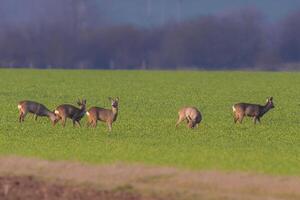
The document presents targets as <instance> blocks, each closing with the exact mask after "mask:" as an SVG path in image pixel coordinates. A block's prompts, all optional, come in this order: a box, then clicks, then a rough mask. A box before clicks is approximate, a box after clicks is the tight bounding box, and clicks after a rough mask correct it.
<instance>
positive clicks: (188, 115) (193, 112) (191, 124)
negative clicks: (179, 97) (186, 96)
mask: <svg viewBox="0 0 300 200" xmlns="http://www.w3.org/2000/svg"><path fill="white" fill-rule="evenodd" d="M184 120H186V122H187V127H188V128H195V126H197V127H198V124H199V123H200V122H201V120H202V116H201V113H200V111H199V110H198V109H197V108H195V107H183V108H181V109H180V110H179V111H178V121H177V123H176V125H175V126H176V127H178V125H179V123H180V122H182V121H184Z"/></svg>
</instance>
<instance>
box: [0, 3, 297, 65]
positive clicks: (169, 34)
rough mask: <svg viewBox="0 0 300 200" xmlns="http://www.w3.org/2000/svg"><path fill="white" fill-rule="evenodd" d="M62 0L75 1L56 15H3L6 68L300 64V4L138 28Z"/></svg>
mask: <svg viewBox="0 0 300 200" xmlns="http://www.w3.org/2000/svg"><path fill="white" fill-rule="evenodd" d="M55 1H57V0H53V1H51V2H52V3H53V2H55ZM64 2H66V3H69V5H71V4H72V5H73V6H67V5H66V7H65V8H67V9H62V10H61V12H60V14H57V17H55V16H54V17H53V16H52V17H51V20H49V19H48V18H46V17H45V18H39V19H35V20H34V21H33V20H29V21H26V22H24V23H22V24H20V23H18V24H14V23H11V22H10V23H8V20H5V16H2V17H1V16H0V27H1V28H0V66H1V67H31V68H80V69H82V68H97V69H98V68H99V69H263V70H289V69H299V67H298V63H299V61H300V37H299V35H300V21H299V18H300V10H299V11H295V12H293V13H290V14H289V15H288V16H286V17H285V18H283V19H281V20H279V21H276V22H270V21H267V20H266V19H265V17H264V16H263V14H262V13H261V12H260V11H258V10H257V9H255V8H244V9H240V10H235V11H232V12H228V13H223V14H216V15H206V16H199V17H197V18H194V19H191V20H188V21H183V22H168V23H166V24H164V25H162V26H153V27H141V26H136V25H130V24H114V23H108V21H109V20H108V19H106V18H105V16H104V14H105V13H104V14H101V9H97V8H96V7H93V5H83V4H80V3H82V2H81V1H78V2H79V4H78V5H75V6H74V1H64ZM84 2H88V1H84ZM90 2H92V1H90ZM85 9H86V10H87V12H85ZM0 13H1V8H0ZM2 13H3V12H2ZM87 13H88V14H87ZM0 15H1V14H0ZM1 19H2V20H1ZM6 19H7V18H6Z"/></svg>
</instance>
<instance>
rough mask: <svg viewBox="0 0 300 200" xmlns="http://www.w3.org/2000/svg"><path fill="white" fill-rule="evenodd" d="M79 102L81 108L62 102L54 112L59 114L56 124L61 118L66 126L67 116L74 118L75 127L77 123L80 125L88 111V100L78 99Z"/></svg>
mask: <svg viewBox="0 0 300 200" xmlns="http://www.w3.org/2000/svg"><path fill="white" fill-rule="evenodd" d="M77 104H78V106H79V108H77V107H75V106H73V105H69V104H62V105H59V106H57V107H56V109H55V110H54V113H55V114H56V116H57V120H56V121H55V123H54V125H55V124H56V123H57V122H58V121H59V120H61V123H62V126H63V127H65V126H66V120H67V118H70V119H72V122H73V127H75V124H77V125H78V126H81V125H80V120H81V119H82V118H83V117H84V115H85V112H86V100H85V99H83V100H82V101H80V100H79V99H78V101H77Z"/></svg>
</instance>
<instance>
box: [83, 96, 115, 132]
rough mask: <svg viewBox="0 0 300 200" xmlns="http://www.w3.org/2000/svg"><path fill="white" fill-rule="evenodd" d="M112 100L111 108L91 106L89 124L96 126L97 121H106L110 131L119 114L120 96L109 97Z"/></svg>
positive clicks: (88, 113) (88, 112) (88, 114)
mask: <svg viewBox="0 0 300 200" xmlns="http://www.w3.org/2000/svg"><path fill="white" fill-rule="evenodd" d="M108 99H109V100H110V101H111V107H112V108H111V109H105V108H99V107H91V108H90V109H89V110H88V111H87V116H88V123H87V125H88V126H90V125H91V126H92V127H96V126H97V121H98V120H100V121H103V122H106V124H107V126H108V129H109V131H111V129H112V123H113V122H114V121H116V120H117V116H118V106H119V97H117V98H116V99H112V98H111V97H109V98H108Z"/></svg>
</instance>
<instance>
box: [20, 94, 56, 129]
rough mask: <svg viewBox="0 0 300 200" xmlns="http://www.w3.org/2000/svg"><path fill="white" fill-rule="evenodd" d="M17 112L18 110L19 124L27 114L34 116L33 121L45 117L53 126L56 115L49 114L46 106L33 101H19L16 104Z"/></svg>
mask: <svg viewBox="0 0 300 200" xmlns="http://www.w3.org/2000/svg"><path fill="white" fill-rule="evenodd" d="M18 110H19V122H20V123H21V122H23V121H24V119H25V116H26V115H27V113H32V114H34V118H35V120H37V117H38V116H40V117H44V116H47V117H49V119H50V120H51V122H52V124H53V125H54V124H55V121H56V115H55V114H54V113H53V112H51V111H50V110H49V109H48V108H47V107H46V106H44V105H43V104H40V103H37V102H34V101H27V100H26V101H20V102H19V103H18Z"/></svg>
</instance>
